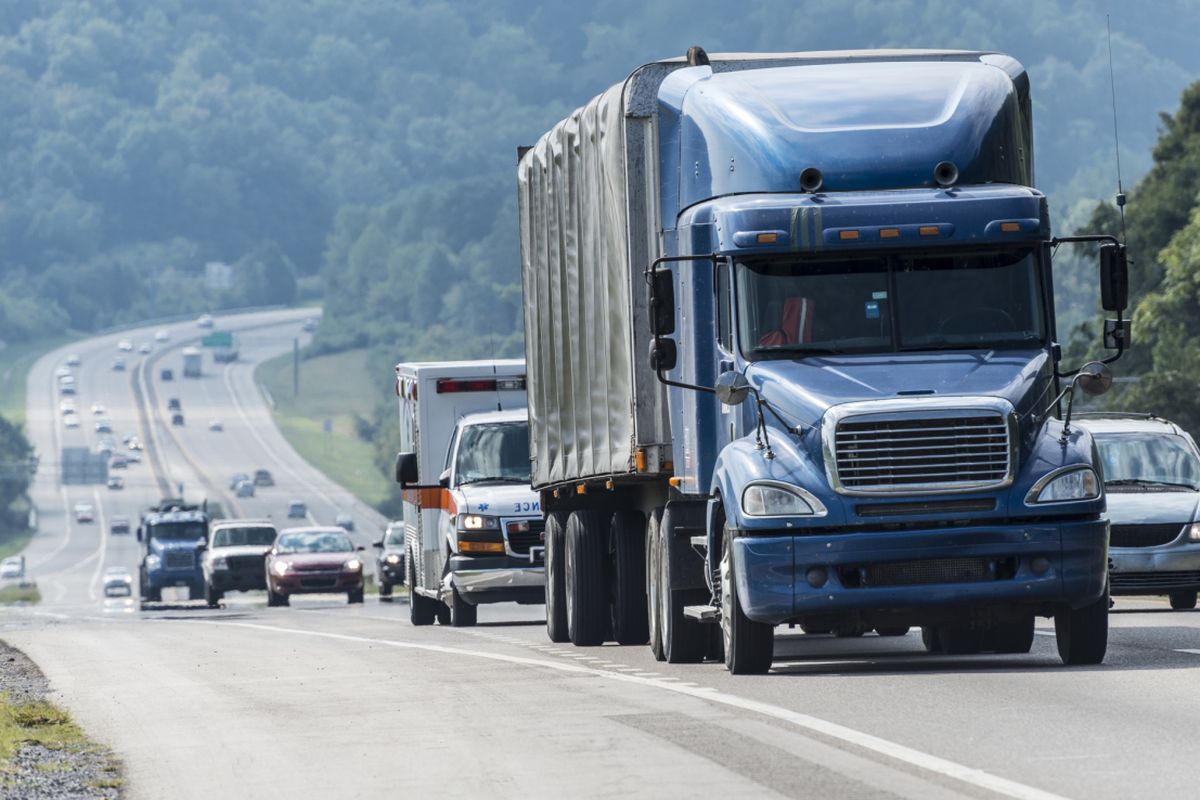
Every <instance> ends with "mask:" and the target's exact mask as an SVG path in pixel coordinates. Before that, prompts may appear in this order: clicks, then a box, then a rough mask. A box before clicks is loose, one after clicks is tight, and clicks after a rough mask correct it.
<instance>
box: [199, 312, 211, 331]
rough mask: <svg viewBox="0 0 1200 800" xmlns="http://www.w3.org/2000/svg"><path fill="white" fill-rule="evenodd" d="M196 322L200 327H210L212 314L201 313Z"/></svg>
mask: <svg viewBox="0 0 1200 800" xmlns="http://www.w3.org/2000/svg"><path fill="white" fill-rule="evenodd" d="M196 324H197V325H198V326H200V327H201V328H211V327H212V326H213V318H212V314H201V315H200V316H199V317H197V318H196Z"/></svg>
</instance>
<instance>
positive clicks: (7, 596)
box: [0, 586, 42, 606]
mask: <svg viewBox="0 0 1200 800" xmlns="http://www.w3.org/2000/svg"><path fill="white" fill-rule="evenodd" d="M40 602H42V593H41V592H39V591H38V589H37V587H36V586H5V587H3V588H0V606H11V605H13V604H15V603H29V604H30V605H32V604H34V603H40Z"/></svg>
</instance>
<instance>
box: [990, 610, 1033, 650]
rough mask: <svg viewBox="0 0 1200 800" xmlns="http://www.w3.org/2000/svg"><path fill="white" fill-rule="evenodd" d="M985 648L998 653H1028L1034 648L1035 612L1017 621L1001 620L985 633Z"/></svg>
mask: <svg viewBox="0 0 1200 800" xmlns="http://www.w3.org/2000/svg"><path fill="white" fill-rule="evenodd" d="M984 637H985V638H984V649H985V650H992V651H994V652H996V653H1006V654H1013V653H1028V652H1029V651H1030V650H1032V649H1033V614H1030V615H1029V616H1028V617H1026V618H1025V619H1022V620H1019V621H1017V622H1001V623H999V624H997V625H994V626H992V629H991V630H989V631H988V632H987V633H986V634H985V635H984Z"/></svg>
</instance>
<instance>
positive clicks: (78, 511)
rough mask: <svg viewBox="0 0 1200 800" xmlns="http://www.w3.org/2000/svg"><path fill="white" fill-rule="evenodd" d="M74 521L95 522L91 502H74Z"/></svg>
mask: <svg viewBox="0 0 1200 800" xmlns="http://www.w3.org/2000/svg"><path fill="white" fill-rule="evenodd" d="M75 521H76V522H95V521H96V516H95V511H94V510H93V509H92V504H91V503H76V504H75Z"/></svg>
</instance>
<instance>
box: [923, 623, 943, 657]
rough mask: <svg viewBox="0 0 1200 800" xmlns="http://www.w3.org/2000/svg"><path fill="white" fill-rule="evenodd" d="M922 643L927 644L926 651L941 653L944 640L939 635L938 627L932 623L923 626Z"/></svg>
mask: <svg viewBox="0 0 1200 800" xmlns="http://www.w3.org/2000/svg"><path fill="white" fill-rule="evenodd" d="M921 644H923V645H925V652H926V653H934V654H937V653H941V652H942V640H941V638H940V637H939V636H938V629H937V628H935V627H933V626H932V625H925V626H924V627H922V628H921Z"/></svg>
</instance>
